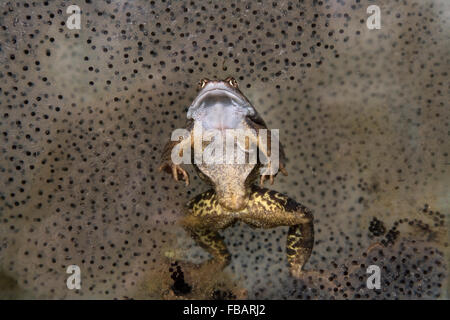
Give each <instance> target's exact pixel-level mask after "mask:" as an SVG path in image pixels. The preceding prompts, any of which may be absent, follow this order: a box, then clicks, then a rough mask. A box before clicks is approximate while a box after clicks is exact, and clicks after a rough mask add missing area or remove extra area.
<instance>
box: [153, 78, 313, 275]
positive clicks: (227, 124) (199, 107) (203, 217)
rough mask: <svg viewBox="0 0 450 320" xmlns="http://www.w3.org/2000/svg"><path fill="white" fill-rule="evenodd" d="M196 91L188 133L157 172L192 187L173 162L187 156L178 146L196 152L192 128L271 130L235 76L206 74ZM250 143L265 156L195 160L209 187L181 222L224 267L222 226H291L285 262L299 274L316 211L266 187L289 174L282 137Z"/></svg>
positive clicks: (170, 145) (167, 151)
mask: <svg viewBox="0 0 450 320" xmlns="http://www.w3.org/2000/svg"><path fill="white" fill-rule="evenodd" d="M197 90H198V92H197V96H196V97H195V99H194V100H193V102H192V103H191V105H190V106H189V108H188V109H187V117H186V118H187V119H186V124H185V126H184V128H185V130H186V132H187V134H185V135H184V136H180V137H179V139H178V140H177V139H174V140H173V141H172V140H170V141H169V142H167V143H166V145H165V146H164V147H163V151H162V156H161V165H160V167H159V171H163V172H166V173H168V174H170V175H172V177H173V178H174V179H175V181H184V182H185V184H186V186H189V174H188V172H187V171H186V170H185V169H184V168H183V164H182V163H181V164H180V163H175V162H174V161H173V153H174V150H175V153H177V152H178V154H179V155H182V154H183V151H180V150H192V154H194V153H195V152H194V146H195V143H194V141H195V139H194V136H195V130H194V128H198V127H200V128H203V129H205V130H208V129H214V130H218V131H220V132H223V131H225V130H229V129H245V130H252V132H255V133H256V136H257V137H258V136H259V132H268V131H261V129H265V130H268V127H267V125H266V123H265V121H264V120H263V119H262V117H261V116H260V114H259V113H258V112H257V110H256V109H255V107H254V106H253V105H252V104H251V102H250V100H249V99H248V98H247V97H246V96H245V95H244V94H243V93H242V92H241V90H240V88H239V86H238V83H237V81H236V80H235V79H234V78H233V77H228V78H226V79H225V80H217V79H216V80H210V79H207V78H203V79H201V80H200V81H199V83H198V86H197ZM250 141H251V143H253V144H255V145H256V148H257V150H258V152H259V154H261V155H262V156H259V157H257V160H256V162H255V161H253V162H250V161H246V162H244V163H242V162H241V163H195V161H193V162H194V163H192V164H193V165H194V168H195V170H196V171H197V173H198V176H199V177H200V179H201V180H203V181H205V182H206V183H207V184H209V185H210V187H211V188H210V189H209V190H207V191H205V192H203V193H201V194H199V195H197V196H195V197H194V198H192V199H191V200H190V201H189V202H188V203H187V204H186V206H185V213H184V215H183V217H182V219H181V221H180V223H181V225H182V226H183V228H184V229H185V230H186V232H187V233H188V234H190V236H191V237H192V239H193V240H194V241H195V243H196V244H197V245H199V246H200V247H201V248H203V249H204V250H206V251H207V252H208V253H209V254H210V255H211V259H210V262H212V263H215V264H218V265H220V266H221V267H222V268H225V267H226V266H228V265H229V264H230V263H231V254H230V252H229V250H228V248H227V247H226V245H225V241H224V240H225V239H224V237H223V236H222V235H221V233H220V232H221V231H222V230H224V229H226V228H228V227H232V226H233V225H234V224H236V223H237V222H238V221H239V222H243V223H245V224H247V225H249V226H250V227H252V228H263V229H270V228H275V227H282V226H285V227H288V233H287V238H286V257H287V265H288V267H289V271H290V274H291V275H292V276H294V277H297V278H299V277H301V276H302V275H304V274H305V269H304V265H305V264H306V262H307V261H308V259H309V257H310V256H311V253H312V249H313V244H314V223H313V220H314V219H313V214H312V211H311V210H310V209H308V208H307V207H305V206H304V205H302V204H300V203H298V202H296V201H295V200H294V199H292V198H290V197H288V196H287V195H285V194H283V193H280V192H277V191H274V190H271V189H268V188H265V187H264V183H265V182H266V181H269V183H270V184H271V185H272V184H273V183H274V178H275V177H276V176H277V175H278V173H279V172H281V173H282V174H283V175H287V174H288V173H287V169H286V162H287V158H286V155H285V152H284V149H283V146H282V144H281V143H279V140H278V138H276V137H275V136H273V135H271V134H269V135H267V138H266V139H265V142H266V143H265V144H263V143H261V141H262V140H261V139H251V138H248V139H246V140H245V145H244V149H245V147H246V146H247V147H248V146H249V143H250ZM273 143H277V144H278V146H279V152H278V163H279V164H278V170H270V166H271V162H270V161H267V159H268V158H269V156H270V150H271V149H270V148H269V147H268V146H271V145H272V144H273ZM207 144H208V143H207V142H206V145H205V144H204V143H202V144H201V149H202V150H204V148H205V146H207ZM236 144H237V143H236ZM241 147H242V146H241ZM175 148H178V149H175ZM183 148H184V149H183ZM186 148H187V149H186ZM245 150H246V151H248V150H249V149H245ZM192 158H193V156H191V159H192ZM247 158H248V157H247ZM263 160H265V161H263ZM263 167H265V168H266V169H267V167H269V170H265V171H264V170H261V168H263ZM258 182H259V183H258Z"/></svg>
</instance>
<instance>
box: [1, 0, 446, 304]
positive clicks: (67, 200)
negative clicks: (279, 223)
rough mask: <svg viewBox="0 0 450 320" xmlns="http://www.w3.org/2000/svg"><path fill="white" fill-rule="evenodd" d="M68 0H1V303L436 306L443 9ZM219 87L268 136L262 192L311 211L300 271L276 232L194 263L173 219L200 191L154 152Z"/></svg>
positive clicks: (441, 222)
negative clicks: (247, 108)
mask: <svg viewBox="0 0 450 320" xmlns="http://www.w3.org/2000/svg"><path fill="white" fill-rule="evenodd" d="M77 2H78V4H77V6H78V9H77V8H71V9H70V10H68V8H69V6H71V5H73V4H74V3H72V2H71V1H42V0H37V1H0V61H1V64H0V298H15V299H22V298H44V299H54V298H58V299H59V298H75V299H76V298H81V299H92V298H101V299H148V298H155V299H184V298H199V299H201V298H205V299H234V298H253V299H270V298H280V299H292V298H294V299H324V298H327V299H384V298H388V299H419V298H424V299H425V298H426V299H435V298H448V290H449V289H448V288H449V285H448V283H449V282H448V281H449V280H448V267H449V266H448V261H449V249H448V245H449V238H448V235H449V233H448V232H449V231H448V227H449V226H448V219H449V213H450V205H449V185H450V176H449V170H450V157H449V151H450V139H449V115H450V109H449V105H448V102H449V101H450V99H449V91H448V79H449V74H448V72H449V60H448V57H449V55H448V54H449V44H450V43H449V39H450V26H449V19H448V18H449V16H448V12H449V3H448V1H446V0H413V1H407V2H404V1H381V0H380V1H368V0H361V1H345V2H344V1H334V0H333V1H332V0H330V1H327V0H323V1H284V0H283V1H197V0H192V1H161V2H160V1H110V0H98V1H88V0H86V1H77ZM371 5H377V6H378V8H379V22H380V24H379V29H378V28H374V27H373V26H374V23H373V21H374V20H373V19H375V18H374V17H373V15H374V14H377V11H376V10H375V11H373V10H372V11H369V12H368V11H367V9H368V7H369V6H371ZM73 15H75V16H73ZM77 15H78V16H77ZM371 17H372V18H371ZM77 22H79V25H77ZM78 27H79V28H78ZM369 27H370V28H369ZM228 76H232V77H234V78H235V79H236V81H237V83H238V84H239V88H240V90H241V91H242V92H243V94H245V96H246V97H248V99H249V100H250V101H251V102H252V104H253V105H254V106H255V108H256V109H257V110H258V111H259V113H260V114H261V116H262V117H263V118H264V120H265V121H266V122H267V125H268V127H269V128H272V129H279V130H280V140H281V142H282V144H283V145H284V148H285V152H286V155H287V158H288V159H289V162H288V163H287V167H286V169H287V171H288V172H289V175H288V176H287V177H285V176H283V175H278V176H277V178H276V180H275V181H276V182H275V184H274V185H273V186H271V188H273V189H274V190H277V191H280V192H283V193H286V194H288V195H289V196H290V197H292V198H293V199H295V200H296V201H298V202H300V203H302V204H303V205H305V206H307V207H309V208H310V209H311V210H312V211H313V213H314V217H315V220H314V228H315V243H314V250H313V253H312V256H311V258H310V260H309V261H308V263H307V264H306V266H305V269H307V270H312V271H316V273H311V275H310V276H308V277H305V278H303V279H295V278H293V277H291V276H290V275H289V272H288V266H287V261H286V256H285V241H286V234H287V228H284V227H280V228H275V229H268V230H259V229H252V228H250V227H248V226H246V225H239V224H238V225H235V226H233V227H231V228H229V229H227V230H225V231H223V232H222V235H223V236H224V237H225V239H226V243H227V245H228V247H229V250H230V252H231V254H232V263H231V265H230V266H228V267H227V268H226V269H224V270H223V271H221V270H216V269H214V268H209V269H208V268H204V269H201V270H199V269H195V268H192V263H200V262H202V261H204V260H205V259H207V258H208V255H207V253H205V251H203V250H202V249H201V248H199V247H198V246H197V245H196V244H195V243H194V242H193V240H192V239H191V238H190V237H189V236H188V235H187V234H186V233H185V231H184V230H183V229H182V228H181V227H180V226H179V224H178V221H179V220H180V218H181V217H182V216H183V215H184V206H185V204H186V203H187V201H188V200H189V199H191V198H193V197H194V196H196V195H198V194H199V193H201V192H203V191H205V190H207V189H208V186H207V185H206V184H205V183H203V182H201V180H200V179H199V178H198V177H196V175H195V172H194V170H192V167H188V166H186V169H188V170H189V173H190V176H191V184H190V186H189V187H186V186H185V185H184V184H183V183H181V182H180V183H177V182H176V181H174V180H173V179H172V178H171V177H170V175H166V174H164V173H160V172H158V166H159V161H160V155H161V151H162V147H163V145H164V144H165V143H166V142H167V141H168V140H169V139H170V135H171V133H172V131H173V130H174V129H177V128H183V127H184V124H185V121H186V112H187V109H188V107H189V106H190V104H191V103H192V101H193V100H194V98H195V97H196V95H197V84H198V81H199V80H200V79H202V78H208V79H226V78H227V77H228ZM206 102H207V101H205V103H206ZM210 102H211V101H209V102H208V103H210ZM213 102H215V104H217V105H220V104H221V103H222V102H223V99H217V100H216V101H213ZM69 266H78V268H79V269H76V268H75V269H73V268H72V269H71V268H69ZM370 266H376V267H375V268H378V270H379V272H380V274H381V280H380V281H381V282H380V288H379V289H376V288H369V287H368V285H367V284H368V282H370V281H371V280H370V279H369V277H371V276H373V272H370V270H374V269H373V267H372V269H371V268H369V267H370ZM68 268H69V269H68ZM68 270H69V273H68ZM71 270H78V271H79V273H78V274H76V272H75V271H73V272H72V271H71ZM368 270H369V272H368ZM77 276H78V278H76V277H77ZM76 279H79V280H80V282H79V283H78V284H79V285H80V288H79V289H77V288H76V287H75V286H74V284H76V282H77V280H76Z"/></svg>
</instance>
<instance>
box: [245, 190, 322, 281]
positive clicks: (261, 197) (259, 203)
mask: <svg viewBox="0 0 450 320" xmlns="http://www.w3.org/2000/svg"><path fill="white" fill-rule="evenodd" d="M241 219H242V221H244V222H246V223H248V224H250V225H252V226H254V227H259V228H273V227H278V226H289V231H288V235H287V241H286V255H287V260H288V263H289V266H290V269H291V274H293V275H294V276H299V275H300V274H301V273H303V266H304V265H305V263H306V262H307V261H308V259H309V257H310V256H311V252H312V249H313V244H314V227H313V216H312V213H311V211H310V210H309V209H308V208H306V207H304V206H303V205H301V204H300V203H297V202H296V201H294V200H293V199H291V198H289V197H287V196H286V195H284V194H281V193H279V192H276V191H272V190H268V189H266V188H260V187H257V186H253V188H252V194H251V196H250V200H249V204H248V206H247V209H246V212H245V214H243V215H242V218H241Z"/></svg>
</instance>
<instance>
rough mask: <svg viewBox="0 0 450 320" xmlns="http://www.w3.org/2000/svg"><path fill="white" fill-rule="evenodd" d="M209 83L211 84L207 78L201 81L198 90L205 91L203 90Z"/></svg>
mask: <svg viewBox="0 0 450 320" xmlns="http://www.w3.org/2000/svg"><path fill="white" fill-rule="evenodd" d="M208 82H209V80H208V79H206V78H204V79H202V80H200V81H199V82H198V88H199V89H203V88H204V87H205V86H206V84H207V83H208Z"/></svg>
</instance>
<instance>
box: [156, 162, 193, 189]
mask: <svg viewBox="0 0 450 320" xmlns="http://www.w3.org/2000/svg"><path fill="white" fill-rule="evenodd" d="M163 170H164V171H166V172H167V173H172V176H173V178H174V179H175V181H179V178H178V174H180V175H181V177H182V179H183V180H184V181H185V182H186V185H189V175H188V173H187V172H186V170H184V169H183V168H182V167H181V166H179V165H177V164H174V163H169V162H164V163H163V164H162V165H161V166H160V167H159V171H163Z"/></svg>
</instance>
